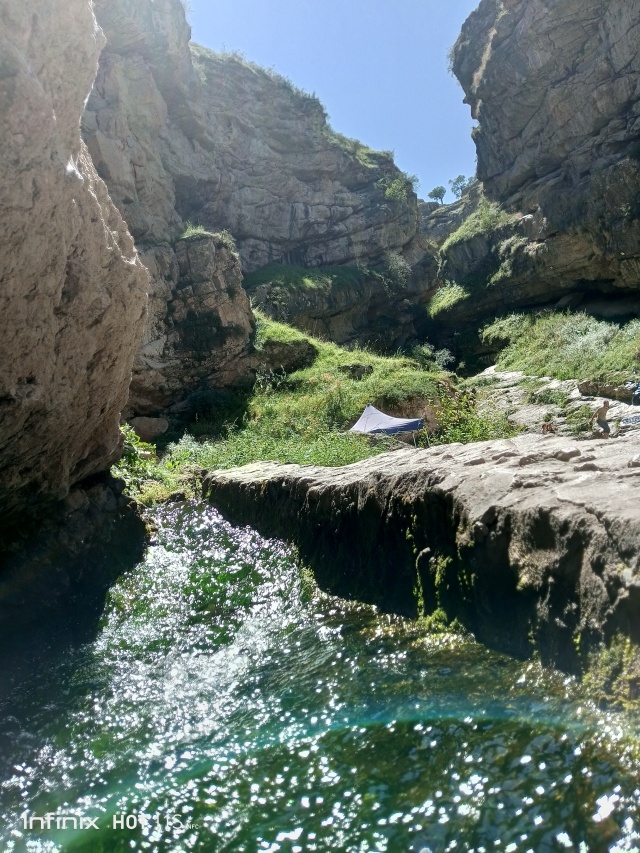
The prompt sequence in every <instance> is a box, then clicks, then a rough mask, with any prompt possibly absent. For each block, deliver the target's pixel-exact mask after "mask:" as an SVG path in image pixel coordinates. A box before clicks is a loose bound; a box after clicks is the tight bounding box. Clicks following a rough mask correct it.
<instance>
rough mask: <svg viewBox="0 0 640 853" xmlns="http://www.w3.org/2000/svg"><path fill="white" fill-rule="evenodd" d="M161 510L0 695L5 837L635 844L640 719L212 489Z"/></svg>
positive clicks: (121, 843) (209, 844)
mask: <svg viewBox="0 0 640 853" xmlns="http://www.w3.org/2000/svg"><path fill="white" fill-rule="evenodd" d="M155 522H156V524H157V525H158V534H157V544H156V545H154V546H152V547H151V548H150V550H149V554H148V556H147V559H146V560H145V561H144V562H143V563H141V564H140V565H139V566H138V567H136V568H135V569H134V570H133V571H131V572H129V573H128V574H126V575H125V576H123V577H122V578H121V579H120V580H119V581H118V582H117V583H116V584H115V585H114V587H113V588H112V590H111V592H110V595H109V600H108V605H107V610H106V613H105V616H104V618H103V621H102V623H101V626H100V628H99V630H98V632H97V635H96V637H95V639H94V640H93V641H91V642H88V643H86V644H85V645H84V646H82V647H81V648H78V649H75V650H73V651H69V652H67V653H66V654H65V655H63V656H62V657H61V658H60V657H59V658H58V659H57V660H56V661H55V663H53V664H50V665H48V666H46V667H44V668H43V670H42V671H40V672H37V673H34V674H33V676H32V677H31V678H30V680H28V681H26V682H25V683H23V684H22V685H21V686H20V687H19V688H16V691H15V694H14V695H12V696H10V697H9V698H8V699H7V700H6V701H5V702H4V703H3V705H2V707H0V718H1V720H0V732H1V734H0V849H1V850H2V851H22V850H26V851H87V853H101V851H105V853H111V851H116V853H117V851H130V850H148V851H159V852H160V853H164V851H189V850H201V851H243V853H244V851H246V853H253V851H270V853H271V851H286V852H287V853H301V852H302V851H314V850H317V851H354V853H355V851H358V853H369V851H390V853H396V851H423V853H428V851H431V853H441V851H453V850H455V851H477V853H482V851H504V853H515V851H533V853H540V852H541V851H558V850H575V851H583V853H584V851H594V853H600V851H619V850H629V851H630V850H636V851H638V850H639V849H640V834H638V832H637V829H638V826H639V825H640V824H639V820H640V816H639V814H638V812H639V807H640V773H639V771H640V748H639V743H640V738H639V736H638V735H639V728H638V723H637V721H636V720H634V719H632V718H630V717H628V716H622V715H620V714H614V713H612V712H608V713H605V712H603V711H598V710H597V709H595V708H593V707H591V706H590V705H589V703H588V702H587V701H585V698H584V697H583V696H582V695H581V692H580V687H579V686H578V685H577V684H576V683H575V682H574V681H573V680H572V679H568V678H565V677H563V676H561V675H558V674H554V673H549V672H545V671H543V670H542V669H541V668H540V667H539V666H538V665H537V664H533V663H522V662H518V661H513V660H511V659H509V658H507V657H505V656H502V655H499V654H496V653H493V652H489V651H487V650H486V649H484V648H483V647H482V646H480V645H478V644H476V643H474V642H473V641H472V640H470V639H469V640H466V639H460V638H446V637H440V638H437V637H435V638H434V637H428V636H425V634H424V632H423V631H422V630H421V629H420V627H419V625H417V624H416V623H412V622H410V621H407V620H403V619H400V618H397V617H389V616H384V615H381V614H379V613H378V612H376V610H375V609H373V608H370V607H366V606H362V605H357V604H353V603H349V602H345V601H342V600H339V599H335V598H332V597H330V596H326V595H322V594H318V593H317V591H315V590H314V587H313V584H312V583H310V581H309V578H308V577H307V576H306V575H305V574H304V572H301V571H300V569H299V567H298V566H297V563H296V560H295V555H294V553H293V551H292V550H290V549H288V548H286V547H284V546H283V545H281V544H279V543H274V542H269V541H266V540H264V539H262V538H261V537H260V536H258V534H257V533H255V532H254V531H252V530H250V529H248V528H245V529H237V528H234V527H232V526H231V525H229V524H227V523H226V522H225V521H223V520H222V519H221V517H220V516H219V515H218V514H217V513H216V512H215V511H214V510H213V509H211V508H210V507H206V506H201V505H198V504H194V503H188V504H185V505H182V506H180V507H175V506H174V507H169V508H167V507H165V508H162V509H160V510H158V511H157V512H156V513H155ZM505 618H507V619H508V618H509V614H505ZM47 814H49V815H50V817H49V821H48V823H49V828H46V826H44V824H43V820H44V816H45V815H47ZM34 817H35V818H40V819H42V822H39V821H38V820H37V819H36V820H35V822H34V821H33V818H34ZM72 817H75V818H76V821H75V823H76V824H79V822H80V818H81V817H82V818H84V819H85V820H86V819H92V820H93V821H94V823H93V825H91V826H89V827H88V828H80V827H79V826H77V827H76V828H75V829H74V828H73V824H74V821H73V820H70V818H72ZM64 818H66V821H65V822H64V823H63V824H61V823H60V821H61V820H62V819H64ZM30 821H31V825H30V823H29V822H30ZM56 822H58V824H59V826H58V825H57V823H56ZM43 826H44V828H43ZM63 826H64V828H62V827H63ZM95 826H97V827H98V829H97V830H96V829H95V828H94V827H95Z"/></svg>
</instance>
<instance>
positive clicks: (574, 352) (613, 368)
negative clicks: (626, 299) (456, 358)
mask: <svg viewBox="0 0 640 853" xmlns="http://www.w3.org/2000/svg"><path fill="white" fill-rule="evenodd" d="M482 336H483V340H485V341H486V342H488V343H492V342H496V341H505V342H507V346H506V348H505V349H504V350H503V351H502V352H501V353H500V356H499V357H498V360H497V364H496V366H497V367H498V369H499V370H523V371H524V372H525V373H528V374H530V375H534V376H552V377H555V378H557V379H585V378H588V379H591V380H594V381H599V382H610V383H612V384H618V383H621V382H624V381H625V380H627V379H629V378H630V377H631V376H632V374H633V371H634V370H636V369H638V368H639V367H640V360H639V357H640V321H638V320H633V321H632V322H630V323H628V324H626V325H624V326H620V325H619V324H617V323H607V322H604V321H603V320H596V319H594V318H593V317H589V316H588V315H586V314H581V313H579V314H569V313H567V314H558V313H552V312H545V313H543V314H538V315H532V314H529V315H524V314H511V315H509V316H508V317H503V318H502V319H499V320H496V321H495V322H493V323H492V324H491V325H489V326H487V327H486V328H485V329H484V331H483V333H482Z"/></svg>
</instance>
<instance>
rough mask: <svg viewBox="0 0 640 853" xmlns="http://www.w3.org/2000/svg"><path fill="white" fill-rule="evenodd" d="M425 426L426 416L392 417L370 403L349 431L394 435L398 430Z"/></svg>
mask: <svg viewBox="0 0 640 853" xmlns="http://www.w3.org/2000/svg"><path fill="white" fill-rule="evenodd" d="M423 426H424V418H392V417H391V415H385V413H384V412H380V411H378V409H376V408H375V407H374V406H372V405H371V404H370V403H369V404H367V406H365V410H364V412H363V413H362V414H361V415H360V417H359V418H358V420H357V422H356V423H355V424H354V425H353V426H352V427H351V429H350V430H349V432H364V433H367V434H371V433H384V434H385V435H394V434H395V433H396V432H412V431H413V430H418V429H422V428H423Z"/></svg>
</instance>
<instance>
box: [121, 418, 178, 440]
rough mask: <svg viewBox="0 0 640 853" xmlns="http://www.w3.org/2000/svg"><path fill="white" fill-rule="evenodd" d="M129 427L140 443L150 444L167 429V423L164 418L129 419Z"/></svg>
mask: <svg viewBox="0 0 640 853" xmlns="http://www.w3.org/2000/svg"><path fill="white" fill-rule="evenodd" d="M129 425H130V427H131V429H132V430H133V431H134V432H135V434H136V435H137V436H138V438H139V439H140V441H145V442H152V441H153V440H154V438H157V437H158V436H159V435H163V434H164V433H165V432H166V431H167V430H168V429H169V421H168V420H167V419H166V418H144V417H138V418H131V420H130V421H129Z"/></svg>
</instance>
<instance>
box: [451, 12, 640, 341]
mask: <svg viewBox="0 0 640 853" xmlns="http://www.w3.org/2000/svg"><path fill="white" fill-rule="evenodd" d="M639 32H640V4H638V2H635V0H634V2H629V3H626V4H624V6H621V5H619V4H610V3H607V2H606V0H588V2H584V3H577V2H573V0H570V2H559V0H553V2H548V1H547V0H526V2H525V0H482V2H481V3H480V5H479V7H478V9H477V10H476V11H475V12H473V13H472V14H471V16H470V17H469V18H468V20H467V21H466V22H465V24H464V26H463V29H462V33H461V35H460V37H459V39H458V41H457V43H456V45H455V50H454V61H453V68H454V71H455V73H456V75H457V76H458V78H459V80H460V82H461V84H462V86H463V88H464V90H465V94H466V101H467V102H468V103H469V104H470V105H471V110H472V114H473V116H474V118H475V119H477V121H478V123H479V124H478V127H477V128H476V129H475V130H474V139H475V142H476V147H477V151H478V178H479V179H480V180H481V181H482V182H483V186H484V193H485V195H486V197H487V198H488V199H489V200H491V201H493V202H496V203H498V204H500V205H501V206H502V207H503V209H504V210H506V211H508V212H509V213H510V214H512V215H511V217H510V221H509V222H508V223H503V224H502V225H501V227H499V228H497V229H496V228H493V227H492V226H491V224H490V222H487V223H486V227H484V228H482V229H480V230H478V229H476V230H475V231H474V233H472V234H467V235H462V239H459V240H455V241H453V243H450V244H449V245H448V246H447V245H446V244H445V251H444V258H443V265H442V271H441V278H442V279H443V280H445V279H446V280H449V281H455V282H457V283H459V284H460V285H461V286H464V287H465V288H466V289H467V290H468V291H469V294H470V296H469V299H467V300H465V301H464V302H460V303H458V304H457V305H456V306H455V307H453V308H452V309H451V310H450V311H449V312H447V313H446V314H443V315H442V316H441V317H440V318H439V323H440V325H441V326H442V329H443V332H444V333H445V334H446V332H447V331H448V332H449V333H450V332H451V330H453V329H454V328H457V329H460V328H461V327H465V326H470V325H473V322H474V318H475V319H476V320H477V318H478V317H479V316H480V317H482V318H486V317H490V316H493V315H495V314H499V313H503V312H505V311H510V310H515V309H518V308H522V307H524V308H533V307H539V306H542V305H545V306H553V305H554V304H555V303H557V301H558V300H559V299H561V298H563V297H564V298H566V299H570V298H573V299H574V301H575V302H581V301H582V303H583V304H582V306H581V307H584V309H585V310H588V311H590V312H592V313H594V314H595V315H596V316H602V315H601V313H599V312H600V310H601V308H602V302H603V299H602V297H604V300H605V301H606V303H607V304H608V310H609V311H610V312H611V311H612V312H613V314H616V309H617V315H618V316H620V317H622V316H626V317H629V316H637V315H638V312H639V310H640V308H639V300H638V289H639V288H640V252H639V249H638V247H639V246H640V207H639V203H638V198H639V194H640V58H639V57H638V52H637V40H638V33H639Z"/></svg>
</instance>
